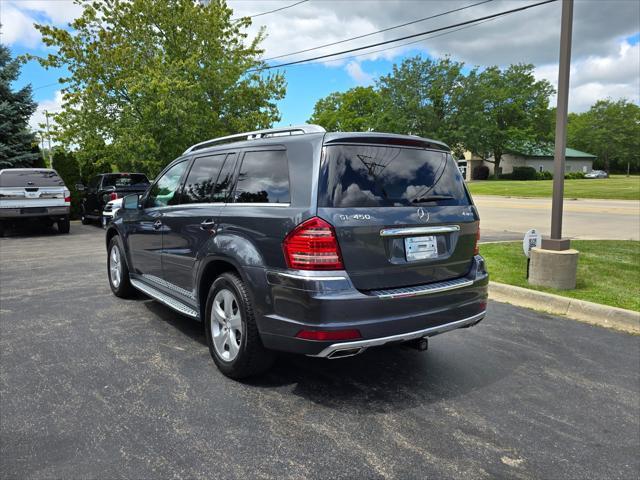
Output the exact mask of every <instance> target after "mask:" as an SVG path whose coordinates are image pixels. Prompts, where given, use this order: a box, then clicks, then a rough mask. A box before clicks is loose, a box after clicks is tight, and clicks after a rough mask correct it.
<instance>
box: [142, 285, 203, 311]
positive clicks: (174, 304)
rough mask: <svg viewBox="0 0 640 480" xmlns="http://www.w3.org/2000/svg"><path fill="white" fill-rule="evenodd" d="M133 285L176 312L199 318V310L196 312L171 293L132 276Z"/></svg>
mask: <svg viewBox="0 0 640 480" xmlns="http://www.w3.org/2000/svg"><path fill="white" fill-rule="evenodd" d="M131 285H133V286H134V287H135V288H137V289H138V290H140V291H141V292H142V293H144V294H145V295H149V296H150V297H151V298H153V299H154V300H157V301H159V302H161V303H164V304H165V305H166V306H167V307H170V308H173V309H174V310H175V311H176V312H179V313H182V314H183V315H187V316H189V317H191V318H198V312H196V311H195V310H194V309H193V308H191V307H189V306H187V305H185V304H184V303H182V302H181V301H179V300H176V299H175V298H172V297H170V296H169V295H165V294H164V293H162V292H161V291H159V290H156V289H155V288H153V287H152V286H150V285H147V284H146V283H142V282H141V281H139V280H135V279H133V278H132V279H131Z"/></svg>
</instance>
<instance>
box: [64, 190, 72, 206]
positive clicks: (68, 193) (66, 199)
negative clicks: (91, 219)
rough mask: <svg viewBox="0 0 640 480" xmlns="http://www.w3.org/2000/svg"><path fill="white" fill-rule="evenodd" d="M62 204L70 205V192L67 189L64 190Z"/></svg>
mask: <svg viewBox="0 0 640 480" xmlns="http://www.w3.org/2000/svg"><path fill="white" fill-rule="evenodd" d="M64 203H71V192H70V191H69V190H67V189H65V190H64Z"/></svg>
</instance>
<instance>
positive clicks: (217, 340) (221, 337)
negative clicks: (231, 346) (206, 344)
mask: <svg viewBox="0 0 640 480" xmlns="http://www.w3.org/2000/svg"><path fill="white" fill-rule="evenodd" d="M211 335H212V338H213V343H214V345H215V347H216V351H217V352H218V354H220V355H221V356H223V355H224V351H225V350H224V345H225V343H227V339H228V337H229V336H228V335H227V334H226V333H223V331H222V330H218V334H217V335H214V334H213V332H212V334H211Z"/></svg>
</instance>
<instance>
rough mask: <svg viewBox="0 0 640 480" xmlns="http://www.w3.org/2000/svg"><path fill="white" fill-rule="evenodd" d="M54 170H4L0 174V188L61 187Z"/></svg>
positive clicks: (61, 182)
mask: <svg viewBox="0 0 640 480" xmlns="http://www.w3.org/2000/svg"><path fill="white" fill-rule="evenodd" d="M63 186H64V182H63V181H62V178H60V176H59V175H58V174H57V173H56V171H55V170H5V171H4V172H2V174H0V187H63Z"/></svg>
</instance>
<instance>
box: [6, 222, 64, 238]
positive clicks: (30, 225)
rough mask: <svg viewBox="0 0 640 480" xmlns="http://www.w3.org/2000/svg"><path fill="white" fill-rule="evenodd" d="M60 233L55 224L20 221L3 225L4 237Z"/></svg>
mask: <svg viewBox="0 0 640 480" xmlns="http://www.w3.org/2000/svg"><path fill="white" fill-rule="evenodd" d="M50 235H60V234H59V233H58V229H57V228H56V227H55V226H51V227H48V226H44V225H42V224H40V223H37V222H30V221H26V222H20V223H16V224H13V225H8V226H6V227H5V231H4V236H5V237H45V236H50Z"/></svg>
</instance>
